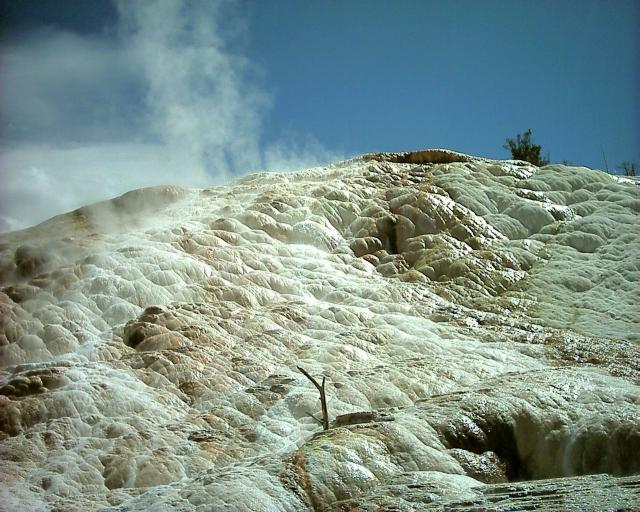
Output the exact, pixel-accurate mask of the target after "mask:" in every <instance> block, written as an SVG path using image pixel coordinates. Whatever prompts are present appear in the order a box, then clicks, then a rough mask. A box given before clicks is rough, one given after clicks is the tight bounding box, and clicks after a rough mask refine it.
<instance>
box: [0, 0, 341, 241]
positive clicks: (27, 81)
mask: <svg viewBox="0 0 640 512" xmlns="http://www.w3.org/2000/svg"><path fill="white" fill-rule="evenodd" d="M117 6H118V11H119V13H120V25H119V27H118V30H117V34H118V37H117V38H115V37H111V38H109V37H106V36H103V35H97V36H94V37H88V36H79V35H75V34H70V33H68V32H63V31H60V30H51V29H49V30H46V31H45V30H42V31H38V32H34V33H31V34H29V35H28V36H27V37H25V38H23V39H22V40H20V41H19V42H17V43H14V44H12V45H8V46H6V47H5V48H3V49H2V61H3V77H2V93H1V95H0V98H1V105H2V111H3V123H4V124H3V135H4V139H5V140H4V141H3V146H4V147H3V149H2V153H3V157H2V160H1V161H0V166H1V167H0V169H1V173H2V185H3V186H2V192H1V197H0V204H1V206H0V230H2V231H5V230H13V229H19V228H23V227H26V226H29V225H31V224H34V223H37V222H40V221H42V220H45V219H47V218H49V217H50V216H52V215H56V214H58V213H62V212H65V211H69V210H72V209H74V208H77V207H79V206H82V205H84V204H88V203H91V202H94V201H98V200H102V199H106V198H110V197H113V196H116V195H119V194H122V193H124V192H126V191H128V190H131V189H133V188H139V187H143V186H151V185H157V184H167V183H172V184H182V185H192V186H206V185H210V184H215V183H220V182H222V181H226V180H228V179H230V178H232V177H235V176H238V175H240V174H243V173H246V172H248V171H251V170H256V169H260V168H265V167H267V168H276V169H279V170H286V169H292V168H300V167H304V166H311V165H319V164H322V163H326V162H327V161H328V160H335V159H336V158H335V156H334V155H333V154H331V153H330V152H329V151H327V150H326V149H325V148H323V147H322V145H321V144H320V143H319V142H317V140H315V139H314V138H313V137H312V136H310V135H297V136H293V137H290V140H286V141H281V142H279V143H276V144H274V145H271V146H270V147H267V148H263V147H261V143H260V141H261V129H262V120H263V117H264V115H265V113H266V112H267V111H268V109H269V108H270V103H271V102H270V97H269V95H268V94H266V93H265V92H263V91H262V90H261V89H260V88H259V87H257V86H256V85H255V83H256V80H255V78H254V77H255V75H256V70H255V68H254V67H253V65H252V63H251V62H249V61H248V60H247V59H246V58H244V57H242V56H241V55H237V54H234V53H233V52H232V51H231V49H230V48H231V46H230V45H229V37H230V36H229V34H230V31H229V26H230V23H229V19H230V18H229V17H230V16H231V17H233V16H236V15H237V13H234V12H232V11H229V10H228V9H229V8H233V6H232V5H230V4H228V3H227V2H221V1H206V2H205V1H192V2H191V1H190V2H186V1H179V0H137V1H136V2H125V1H118V2H117ZM234 19H235V18H234ZM237 19H238V20H240V21H241V18H237ZM238 26H240V29H238ZM236 30H237V31H240V32H241V30H242V27H241V23H239V24H236ZM291 141H295V142H291ZM300 141H302V142H300Z"/></svg>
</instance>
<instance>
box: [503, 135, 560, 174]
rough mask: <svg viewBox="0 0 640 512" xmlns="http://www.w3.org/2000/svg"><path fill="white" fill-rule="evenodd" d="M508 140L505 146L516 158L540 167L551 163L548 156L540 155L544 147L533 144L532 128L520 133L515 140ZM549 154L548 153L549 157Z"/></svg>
mask: <svg viewBox="0 0 640 512" xmlns="http://www.w3.org/2000/svg"><path fill="white" fill-rule="evenodd" d="M506 142H507V143H506V144H505V145H504V146H503V147H504V149H508V150H509V151H511V156H512V158H513V159H514V160H524V161H526V162H530V163H532V164H533V165H537V166H538V167H542V166H544V165H547V164H548V163H549V159H548V158H542V157H541V156H540V151H542V147H541V146H540V145H539V144H533V143H532V142H531V128H529V129H528V130H527V131H526V132H524V133H519V134H518V135H517V136H516V139H515V140H514V139H507V141H506ZM548 156H549V155H547V157H548Z"/></svg>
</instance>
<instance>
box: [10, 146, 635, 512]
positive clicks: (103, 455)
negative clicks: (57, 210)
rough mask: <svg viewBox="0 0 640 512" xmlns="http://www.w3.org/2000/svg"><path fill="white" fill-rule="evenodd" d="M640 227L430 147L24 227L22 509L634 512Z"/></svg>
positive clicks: (507, 169)
mask: <svg viewBox="0 0 640 512" xmlns="http://www.w3.org/2000/svg"><path fill="white" fill-rule="evenodd" d="M639 211H640V203H639V202H638V199H637V187H636V186H635V185H633V184H628V183H620V182H618V181H616V179H615V178H613V177H611V176H608V175H604V174H603V173H599V172H597V171H590V170H588V169H584V168H568V167H564V166H548V167H545V168H542V169H539V168H536V167H532V166H531V165H529V164H526V163H524V162H514V161H492V160H487V159H480V158H475V157H472V156H469V155H462V154H459V153H455V152H450V151H446V150H425V151H419V152H411V153H387V154H376V155H366V156H365V157H362V158H357V159H354V160H351V161H348V162H343V163H340V164H337V165H335V166H332V167H328V168H319V169H312V170H307V171H301V172H298V173H292V174H286V175H285V174H260V175H252V176H248V177H245V178H243V179H242V180H239V181H238V182H236V183H234V184H232V185H229V186H225V187H218V188H212V189H207V190H186V189H179V188H175V187H158V188H155V189H144V190H140V191H134V192H132V193H129V194H126V195H125V196H123V197H121V198H118V199H116V200H113V201H111V202H105V203H100V204H98V205H93V206H89V207H85V208H82V209H80V210H77V211H76V212H73V213H72V214H69V215H67V216H59V217H57V218H55V219H52V220H51V221H48V223H45V224H46V226H45V224H43V225H41V226H37V227H35V228H32V229H31V230H25V231H22V232H18V233H12V234H7V235H3V236H2V240H1V241H0V248H1V251H0V318H1V324H0V362H1V367H0V479H1V482H0V483H1V485H2V487H3V506H4V507H5V508H6V509H7V510H25V509H26V510H29V509H45V510H46V509H50V510H56V509H57V510H70V511H73V510H78V511H80V510H82V511H84V510H105V511H106V510H111V511H123V510H131V511H133V510H184V511H189V510H193V511H196V510H247V511H249V510H251V511H254V510H265V511H271V510H291V511H299V510H316V511H320V510H530V509H545V510H574V511H577V510H603V509H621V510H625V509H627V510H634V509H635V508H638V496H639V485H640V483H639V481H638V477H637V475H638V474H640V465H639V463H638V461H640V419H639V418H640V398H639V397H640V392H639V391H640V388H639V387H638V385H639V383H640V351H639V349H638V343H639V342H640V338H638V323H637V315H635V311H636V308H637V300H636V298H635V295H634V290H636V289H637V284H638V277H639V274H638V265H637V261H636V259H637V258H636V257H635V256H634V254H633V251H630V250H629V247H632V246H633V244H636V245H637V244H638V241H639V240H640V224H638V222H637V214H638V212H639ZM298 366H300V367H303V368H305V369H307V370H308V371H309V373H310V374H311V375H314V376H316V377H317V378H318V379H320V380H322V378H323V377H325V378H326V392H327V398H328V409H329V416H330V418H329V419H330V420H331V421H330V428H329V429H328V430H327V431H323V430H322V427H321V425H320V424H319V422H320V420H321V414H322V413H321V407H320V402H319V399H318V398H319V397H318V392H317V390H316V389H315V388H314V387H313V385H312V383H311V382H309V380H308V379H306V378H305V377H304V375H302V374H301V373H300V371H298V369H297V367H298ZM5 498H6V499H5Z"/></svg>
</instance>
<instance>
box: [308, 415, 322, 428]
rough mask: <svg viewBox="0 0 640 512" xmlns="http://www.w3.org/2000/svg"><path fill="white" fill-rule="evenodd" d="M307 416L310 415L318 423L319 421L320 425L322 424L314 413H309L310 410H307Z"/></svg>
mask: <svg viewBox="0 0 640 512" xmlns="http://www.w3.org/2000/svg"><path fill="white" fill-rule="evenodd" d="M307 416H311V417H312V418H313V419H314V420H316V421H317V422H318V423H320V425H322V420H319V419H318V418H316V417H315V415H314V414H311V413H310V412H308V413H307Z"/></svg>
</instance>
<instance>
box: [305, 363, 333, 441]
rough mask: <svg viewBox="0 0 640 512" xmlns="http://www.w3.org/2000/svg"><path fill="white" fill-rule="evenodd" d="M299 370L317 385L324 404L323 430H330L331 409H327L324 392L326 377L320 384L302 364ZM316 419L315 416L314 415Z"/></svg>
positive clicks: (321, 401)
mask: <svg viewBox="0 0 640 512" xmlns="http://www.w3.org/2000/svg"><path fill="white" fill-rule="evenodd" d="M298 370H300V371H301V372H302V374H303V375H304V376H305V377H306V378H307V379H309V380H310V381H311V382H312V383H313V385H314V386H315V387H316V389H317V390H318V391H319V392H320V403H321V404H322V428H323V430H329V411H328V409H327V397H326V395H325V392H324V383H325V380H326V377H322V385H320V384H318V381H317V380H316V379H314V378H313V377H312V376H311V375H309V373H308V372H307V370H305V369H304V368H301V367H300V366H298ZM314 419H315V416H314Z"/></svg>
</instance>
